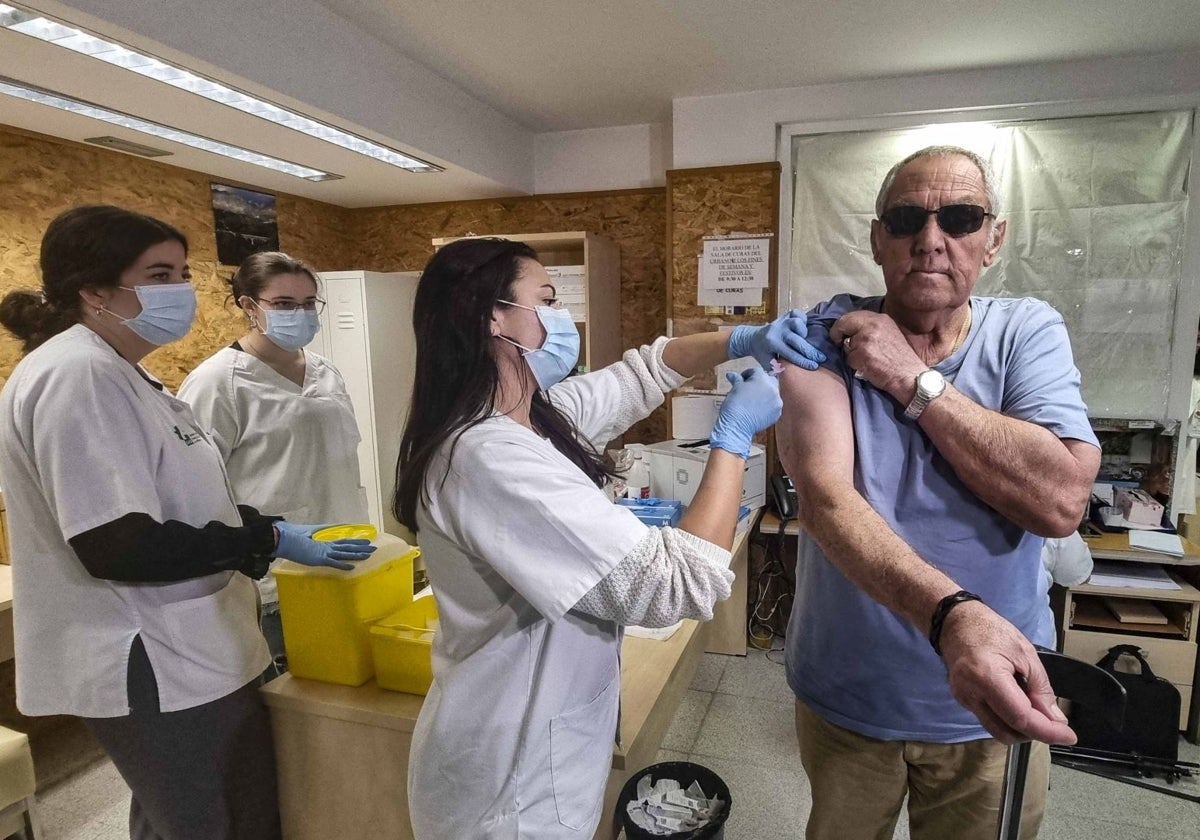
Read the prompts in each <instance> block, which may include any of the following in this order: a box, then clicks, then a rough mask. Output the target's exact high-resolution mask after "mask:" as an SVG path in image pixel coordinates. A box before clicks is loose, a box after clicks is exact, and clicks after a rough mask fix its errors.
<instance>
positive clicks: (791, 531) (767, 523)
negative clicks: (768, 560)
mask: <svg viewBox="0 0 1200 840" xmlns="http://www.w3.org/2000/svg"><path fill="white" fill-rule="evenodd" d="M781 525H782V526H783V533H784V534H786V535H787V536H789V537H798V536H800V523H799V522H797V521H796V520H795V519H789V520H788V521H787V522H784V521H783V520H781V519H780V518H779V517H778V516H777V515H776V514H775V511H773V510H766V511H763V515H762V519H760V520H759V522H758V532H759V533H760V534H778V533H779V528H780V526H781Z"/></svg>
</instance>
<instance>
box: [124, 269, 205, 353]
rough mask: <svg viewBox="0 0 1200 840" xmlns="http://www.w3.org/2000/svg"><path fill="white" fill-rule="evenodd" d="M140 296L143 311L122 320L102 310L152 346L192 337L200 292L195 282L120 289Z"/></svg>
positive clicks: (139, 300)
mask: <svg viewBox="0 0 1200 840" xmlns="http://www.w3.org/2000/svg"><path fill="white" fill-rule="evenodd" d="M117 288H118V289H123V290H124V291H126V292H133V293H134V294H136V295H137V298H138V302H139V303H141V304H142V311H141V312H140V313H138V315H136V316H135V317H133V318H122V317H121V316H120V315H118V314H117V313H115V312H110V311H109V310H108V309H105V308H103V307H101V309H102V311H104V312H108V314H109V315H112V316H113V317H114V318H117V319H119V320H120V321H121V323H123V324H124V325H125V326H127V327H129V329H131V330H133V331H134V333H136V334H137V335H139V336H141V337H142V338H144V339H146V341H149V342H150V343H151V344H157V345H158V346H160V347H161V346H162V345H164V344H170V343H171V342H172V341H178V340H179V339H181V338H183V337H184V336H185V335H187V334H188V331H189V330H191V328H192V321H193V320H194V319H195V317H196V290H195V289H193V288H192V284H191V283H161V284H154V285H147V286H132V287H130V286H117Z"/></svg>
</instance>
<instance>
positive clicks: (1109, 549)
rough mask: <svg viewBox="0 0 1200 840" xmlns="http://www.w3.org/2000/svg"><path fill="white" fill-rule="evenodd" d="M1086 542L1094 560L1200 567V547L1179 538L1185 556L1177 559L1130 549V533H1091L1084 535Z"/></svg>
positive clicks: (1168, 555)
mask: <svg viewBox="0 0 1200 840" xmlns="http://www.w3.org/2000/svg"><path fill="white" fill-rule="evenodd" d="M1083 540H1084V542H1086V543H1087V547H1088V549H1089V550H1091V552H1092V559H1094V560H1129V561H1132V562H1135V563H1162V564H1164V565H1168V566H1200V545H1196V544H1195V543H1194V542H1192V541H1191V540H1189V539H1187V538H1186V537H1184V536H1183V535H1182V534H1180V536H1179V540H1180V542H1182V543H1183V556H1182V557H1175V556H1174V555H1171V554H1162V553H1160V552H1157V551H1146V550H1145V549H1141V548H1130V547H1129V534H1128V533H1103V534H1097V533H1094V532H1089V533H1086V534H1084V535H1083Z"/></svg>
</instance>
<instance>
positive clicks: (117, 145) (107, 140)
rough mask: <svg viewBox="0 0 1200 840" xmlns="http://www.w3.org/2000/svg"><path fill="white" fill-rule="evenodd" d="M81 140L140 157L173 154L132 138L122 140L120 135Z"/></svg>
mask: <svg viewBox="0 0 1200 840" xmlns="http://www.w3.org/2000/svg"><path fill="white" fill-rule="evenodd" d="M83 142H84V143H94V144H95V145H97V146H103V147H104V148H106V149H116V150H117V151H118V152H128V153H129V154H131V155H141V156H142V157H149V158H154V157H166V156H168V155H173V154H175V153H174V152H167V151H163V150H162V149H156V148H154V147H153V146H143V145H142V144H141V143H134V142H133V141H132V140H122V139H121V138H120V137H85V138H84V140H83Z"/></svg>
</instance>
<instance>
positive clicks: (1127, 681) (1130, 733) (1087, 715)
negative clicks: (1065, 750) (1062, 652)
mask: <svg viewBox="0 0 1200 840" xmlns="http://www.w3.org/2000/svg"><path fill="white" fill-rule="evenodd" d="M1122 656H1132V657H1133V658H1134V659H1136V660H1137V661H1138V662H1139V663H1140V664H1141V666H1142V670H1141V673H1139V674H1126V673H1122V672H1120V671H1117V670H1115V667H1116V663H1117V660H1118V659H1120V658H1121V657H1122ZM1096 665H1097V666H1098V667H1099V668H1101V669H1103V670H1105V671H1108V672H1109V673H1110V674H1112V675H1113V676H1114V677H1116V678H1117V682H1119V683H1120V684H1121V685H1123V686H1124V687H1125V693H1126V695H1127V701H1126V705H1125V727H1124V728H1123V729H1122V730H1120V731H1119V732H1118V731H1117V730H1115V729H1113V728H1112V727H1111V726H1110V725H1109V724H1107V723H1105V722H1104V719H1103V715H1101V714H1100V713H1099V712H1098V711H1093V710H1091V709H1089V708H1088V707H1087V705H1086V704H1083V703H1072V704H1071V714H1070V720H1069V723H1070V724H1071V728H1072V729H1074V730H1075V734H1076V735H1078V736H1079V743H1078V746H1080V747H1086V748H1087V749H1090V750H1106V751H1108V752H1117V753H1137V754H1138V755H1144V756H1147V757H1153V758H1163V759H1166V760H1168V761H1176V760H1177V759H1178V757H1179V689H1177V688H1176V687H1175V686H1173V685H1171V683H1169V682H1167V681H1166V680H1164V679H1162V678H1161V677H1156V676H1155V675H1154V672H1153V671H1151V670H1150V666H1149V665H1148V664H1146V660H1145V659H1143V658H1142V654H1141V653H1140V652H1139V651H1138V648H1137V645H1117V646H1116V647H1113V648H1110V649H1109V651H1108V654H1107V655H1105V657H1104V658H1103V659H1101V660H1100V661H1099V662H1097V663H1096Z"/></svg>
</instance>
